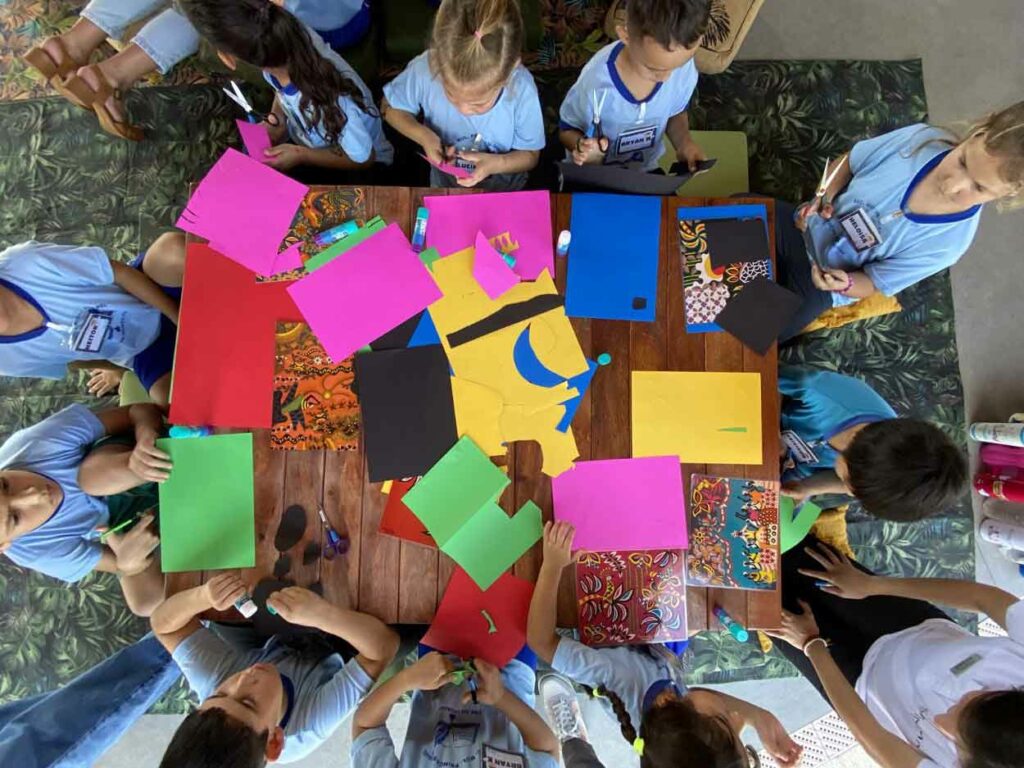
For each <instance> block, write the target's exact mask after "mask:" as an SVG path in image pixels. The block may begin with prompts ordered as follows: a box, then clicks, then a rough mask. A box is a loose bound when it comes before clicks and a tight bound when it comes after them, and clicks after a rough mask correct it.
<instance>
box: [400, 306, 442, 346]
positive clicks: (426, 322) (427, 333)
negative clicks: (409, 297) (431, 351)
mask: <svg viewBox="0 0 1024 768" xmlns="http://www.w3.org/2000/svg"><path fill="white" fill-rule="evenodd" d="M440 343H441V337H440V336H438V335H437V328H435V327H434V320H433V319H432V318H431V317H430V313H429V312H424V313H423V314H422V315H420V322H419V325H417V326H416V330H415V331H413V334H412V336H411V337H410V338H409V344H408V346H410V347H429V346H430V345H432V344H440Z"/></svg>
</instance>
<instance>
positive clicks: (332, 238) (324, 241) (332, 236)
mask: <svg viewBox="0 0 1024 768" xmlns="http://www.w3.org/2000/svg"><path fill="white" fill-rule="evenodd" d="M358 229H359V222H358V221H356V220H355V219H351V220H349V221H346V222H345V223H344V224H339V225H338V226H336V227H331V228H330V229H328V230H326V231H324V232H318V233H317V234H315V235H313V242H314V243H316V244H317V245H318V246H320V247H321V248H326V247H327V246H329V245H331V244H333V243H336V242H338V241H339V240H344V239H345V238H346V237H348V236H349V235H351V234H352V233H353V232H355V231H356V230H358Z"/></svg>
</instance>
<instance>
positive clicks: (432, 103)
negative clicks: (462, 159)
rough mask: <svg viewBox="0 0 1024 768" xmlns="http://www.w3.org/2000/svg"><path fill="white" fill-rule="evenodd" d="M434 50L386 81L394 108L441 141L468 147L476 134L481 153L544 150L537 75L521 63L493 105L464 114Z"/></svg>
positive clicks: (385, 95)
mask: <svg viewBox="0 0 1024 768" xmlns="http://www.w3.org/2000/svg"><path fill="white" fill-rule="evenodd" d="M429 56H430V52H429V51H424V52H423V53H421V54H420V55H419V56H417V57H416V58H415V59H413V60H412V61H410V62H409V65H408V66H407V67H406V68H405V69H404V70H403V71H402V73H401V74H400V75H399V76H398V77H396V78H395V79H394V80H392V81H391V82H390V83H388V84H387V85H385V86H384V97H385V98H386V99H387V100H388V104H390V105H391V106H392V107H394V108H395V109H400V110H402V111H403V112H410V113H412V114H413V115H419V114H420V113H421V112H422V113H423V121H424V123H425V124H426V125H427V127H428V128H430V130H432V131H433V132H434V133H436V134H437V135H438V137H440V139H441V143H442V144H444V145H445V146H450V147H455V148H456V149H461V150H468V149H470V148H471V147H472V146H473V144H474V140H475V139H476V136H477V135H478V134H479V135H480V141H479V142H477V144H476V146H477V148H478V150H479V151H480V152H490V153H492V154H504V153H506V152H512V151H513V150H517V149H524V150H541V149H544V117H543V115H542V114H541V109H540V97H539V96H538V95H537V86H536V84H535V83H534V82H533V75H531V74H530V73H529V71H528V70H527V69H526V67H524V66H523V65H522V64H518V65H517V66H516V68H515V69H514V70H512V76H511V77H510V78H509V81H508V83H507V84H506V85H505V87H504V88H502V90H501V93H500V94H499V95H498V98H497V100H496V101H495V103H494V106H493V107H491V108H490V109H489V110H487V112H485V113H484V114H482V115H464V114H462V113H461V112H459V110H457V109H456V108H455V107H454V106H453V105H452V103H451V102H450V101H448V97H447V96H446V95H445V93H444V85H442V83H441V77H440V75H435V74H434V73H433V72H431V70H430V61H429Z"/></svg>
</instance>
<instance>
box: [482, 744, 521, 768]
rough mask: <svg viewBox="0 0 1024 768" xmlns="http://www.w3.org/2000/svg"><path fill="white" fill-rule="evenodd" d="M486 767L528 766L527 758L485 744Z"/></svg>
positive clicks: (511, 767) (512, 767)
mask: <svg viewBox="0 0 1024 768" xmlns="http://www.w3.org/2000/svg"><path fill="white" fill-rule="evenodd" d="M484 768H526V759H525V758H524V757H523V756H522V755H520V754H517V753H515V752H506V751H505V750H503V749H497V748H495V747H491V746H488V745H487V744H484Z"/></svg>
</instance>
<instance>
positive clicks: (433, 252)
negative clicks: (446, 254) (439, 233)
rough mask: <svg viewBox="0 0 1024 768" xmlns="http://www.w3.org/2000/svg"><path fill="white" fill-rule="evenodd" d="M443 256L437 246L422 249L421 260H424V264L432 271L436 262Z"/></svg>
mask: <svg viewBox="0 0 1024 768" xmlns="http://www.w3.org/2000/svg"><path fill="white" fill-rule="evenodd" d="M440 258H441V254H440V253H439V252H438V250H437V248H427V249H426V250H425V251H420V261H422V262H423V266H424V267H426V268H427V269H429V270H430V271H431V272H433V271H434V262H435V261H437V260H438V259H440Z"/></svg>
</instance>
